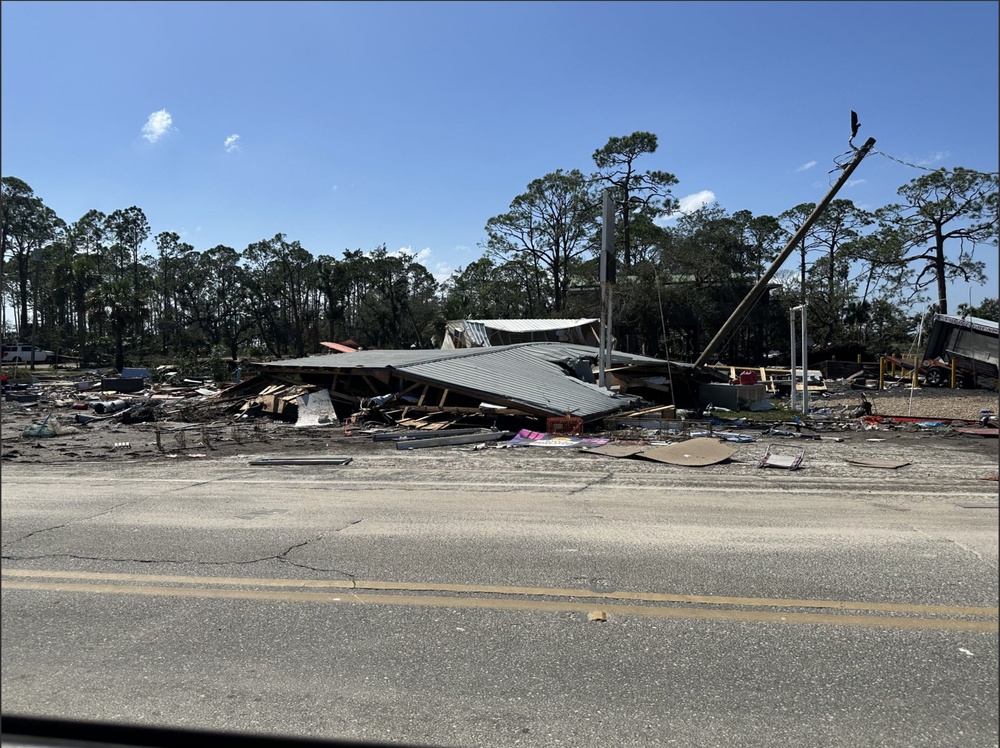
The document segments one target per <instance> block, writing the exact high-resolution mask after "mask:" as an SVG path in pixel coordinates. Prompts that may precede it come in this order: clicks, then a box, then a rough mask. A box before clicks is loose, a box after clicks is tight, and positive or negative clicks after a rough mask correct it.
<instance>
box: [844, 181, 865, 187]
mask: <svg viewBox="0 0 1000 748" xmlns="http://www.w3.org/2000/svg"><path fill="white" fill-rule="evenodd" d="M867 181H868V180H867V179H848V180H847V184H845V185H844V186H845V187H854V186H855V185H858V184H864V183H865V182H867Z"/></svg>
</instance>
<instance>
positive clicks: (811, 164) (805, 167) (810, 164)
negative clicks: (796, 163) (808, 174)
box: [795, 161, 817, 171]
mask: <svg viewBox="0 0 1000 748" xmlns="http://www.w3.org/2000/svg"><path fill="white" fill-rule="evenodd" d="M816 164H817V162H816V161H806V162H805V163H804V164H802V166H800V167H799V168H798V169H796V170H795V171H808V170H809V169H811V168H813V167H814V166H815V165H816Z"/></svg>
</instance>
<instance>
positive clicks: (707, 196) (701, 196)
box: [653, 190, 715, 226]
mask: <svg viewBox="0 0 1000 748" xmlns="http://www.w3.org/2000/svg"><path fill="white" fill-rule="evenodd" d="M714 202H715V193H714V192H712V191H711V190H702V191H701V192H695V193H694V194H693V195H685V196H684V197H682V198H681V199H680V200H678V201H677V210H675V211H674V212H673V213H670V214H664V215H661V216H657V218H656V219H654V221H653V223H655V224H656V225H657V226H664V225H665V224H667V223H668V222H669V221H673V220H676V219H677V218H680V217H681V216H684V215H687V214H688V213H694V212H695V211H696V210H701V209H702V208H704V207H705V206H706V205H711V204H712V203H714Z"/></svg>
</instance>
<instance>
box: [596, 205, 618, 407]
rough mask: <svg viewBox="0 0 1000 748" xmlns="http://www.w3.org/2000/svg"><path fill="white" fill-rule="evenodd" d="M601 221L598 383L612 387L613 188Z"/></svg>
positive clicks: (604, 206)
mask: <svg viewBox="0 0 1000 748" xmlns="http://www.w3.org/2000/svg"><path fill="white" fill-rule="evenodd" d="M603 203H604V204H603V216H602V221H601V275H600V281H601V341H600V346H601V349H600V351H599V353H598V356H597V384H598V386H600V387H605V388H607V389H610V388H611V379H610V377H609V376H608V371H607V370H608V366H609V365H610V364H611V349H612V341H613V340H614V336H613V335H612V333H611V330H612V327H611V299H612V293H613V291H612V289H613V288H614V285H615V204H614V201H612V199H611V190H604V194H603Z"/></svg>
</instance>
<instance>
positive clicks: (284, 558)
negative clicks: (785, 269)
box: [0, 502, 362, 589]
mask: <svg viewBox="0 0 1000 748" xmlns="http://www.w3.org/2000/svg"><path fill="white" fill-rule="evenodd" d="M125 503H128V502H125ZM118 506H121V504H119V505H118ZM115 508H116V507H112V508H111V509H108V510H107V511H108V512H110V511H112V510H113V509H115ZM106 513H107V512H101V514H106ZM94 516H100V514H97V515H94ZM72 521H77V520H72ZM361 521H362V520H360V519H356V520H352V521H350V522H348V523H347V524H346V525H344V526H343V527H338V528H335V529H333V530H332V531H331V532H335V533H336V532H341V531H342V530H346V529H347V528H349V527H351V526H353V525H356V524H358V523H359V522H361ZM65 524H69V522H67V523H65ZM64 526H65V525H59V527H64ZM45 529H58V528H44V529H43V530H36V531H35V532H34V533H30V534H29V535H26V536H25V537H24V538H20V539H19V540H25V539H26V538H29V537H31V535H34V534H36V533H39V532H44V530H45ZM325 535H326V533H320V534H319V535H317V536H316V537H314V538H310V539H308V540H303V541H302V542H301V543H295V544H293V545H290V546H289V547H288V548H286V549H285V550H283V551H282V552H281V553H276V554H274V555H273V556H264V557H262V558H253V559H248V560H245V561H198V560H193V559H165V558H109V557H106V556H84V555H80V554H77V553H44V554H39V555H37V556H13V555H9V554H3V555H0V559H2V560H4V561H38V560H41V559H46V558H71V559H74V560H77V561H103V562H107V563H133V564H176V565H191V566H248V565H250V564H259V563H264V562H265V561H277V562H278V563H281V564H286V565H288V566H294V567H296V568H299V569H309V570H311V571H319V572H326V573H334V574H339V575H340V576H343V577H347V578H348V579H349V580H350V582H351V587H352V589H353V588H354V587H356V586H357V576H356V575H354V574H352V573H351V572H348V571H344V570H343V569H330V568H324V567H320V566H311V565H309V564H303V563H299V562H297V561H292V560H291V559H289V558H288V554H290V553H291V552H292V551H294V550H296V549H298V548H304V547H305V546H307V545H309V544H310V543H315V542H316V541H317V540H322V539H323V538H324V537H325ZM12 542H18V541H12Z"/></svg>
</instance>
